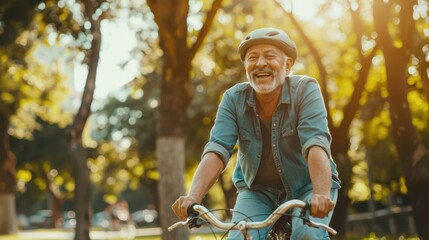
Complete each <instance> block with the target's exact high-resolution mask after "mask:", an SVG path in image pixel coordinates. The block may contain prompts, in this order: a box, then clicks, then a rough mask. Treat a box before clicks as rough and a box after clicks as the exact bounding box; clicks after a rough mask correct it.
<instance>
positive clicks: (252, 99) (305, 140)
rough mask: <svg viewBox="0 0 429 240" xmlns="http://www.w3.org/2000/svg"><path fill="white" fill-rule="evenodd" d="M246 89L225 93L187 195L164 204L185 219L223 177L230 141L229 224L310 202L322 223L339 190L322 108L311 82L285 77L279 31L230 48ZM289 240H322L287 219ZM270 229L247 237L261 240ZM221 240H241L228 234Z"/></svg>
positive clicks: (285, 47)
mask: <svg viewBox="0 0 429 240" xmlns="http://www.w3.org/2000/svg"><path fill="white" fill-rule="evenodd" d="M238 52H239V54H240V58H241V60H242V61H243V63H244V68H245V70H246V75H247V79H248V82H246V83H240V84H237V85H235V86H234V87H232V88H231V89H229V90H227V91H226V92H225V94H224V96H223V98H222V101H221V103H220V105H219V109H218V112H217V115H216V121H215V124H214V126H213V128H212V130H211V135H210V141H209V142H208V143H207V145H206V146H205V148H204V152H203V156H202V160H201V163H200V165H199V167H198V168H197V171H196V172H195V175H194V179H193V182H192V186H191V189H190V192H189V195H187V196H182V197H179V198H178V199H177V201H176V202H175V203H174V204H173V205H172V209H173V211H174V213H175V214H176V215H177V216H178V217H179V218H181V219H186V217H187V212H186V211H187V208H188V206H189V205H190V204H192V203H201V201H202V200H203V198H204V196H205V195H206V194H207V192H208V191H209V189H210V188H211V187H212V186H213V184H214V183H215V182H216V180H217V179H218V177H219V175H220V174H221V173H222V171H223V170H224V168H225V166H226V165H227V163H228V160H229V158H230V156H231V155H232V153H233V151H234V150H233V149H234V146H235V144H236V142H237V139H238V159H237V164H236V166H235V170H234V174H233V178H232V180H233V182H234V185H235V187H236V188H237V190H238V196H237V200H236V204H235V207H234V213H233V216H232V221H234V222H238V221H240V220H242V219H244V218H245V216H243V213H244V214H245V215H246V216H248V217H251V218H252V220H253V221H261V220H264V219H265V218H266V217H267V216H268V215H269V214H271V213H272V212H273V210H274V209H275V208H277V207H278V206H279V205H280V204H281V203H283V202H284V201H287V200H290V199H301V200H303V201H310V202H311V211H310V214H311V219H312V220H313V221H316V222H322V223H324V224H329V221H330V219H331V216H332V210H333V208H334V205H335V202H336V200H337V191H338V188H340V181H339V179H338V172H337V170H336V165H335V163H334V162H333V160H332V157H331V153H330V142H331V136H330V133H329V130H328V127H327V118H326V109H325V106H324V102H323V98H322V95H321V92H320V88H319V85H318V83H317V81H316V80H314V79H313V78H310V77H307V76H293V75H291V67H292V65H293V64H294V61H295V58H296V55H297V50H296V45H295V43H294V42H293V41H292V40H291V39H290V38H289V36H288V35H287V34H286V33H285V32H283V31H282V30H279V29H275V28H261V29H257V30H255V31H252V32H250V33H249V34H248V35H247V36H246V37H245V39H244V40H243V41H242V42H241V43H240V45H239V47H238ZM292 228H293V229H292V230H293V235H292V238H291V239H329V235H328V233H327V232H326V231H324V230H320V229H315V228H311V227H308V226H306V225H304V224H303V223H302V220H300V219H299V218H292ZM269 230H270V228H266V229H263V230H259V231H257V230H251V231H249V234H250V235H251V236H252V237H253V238H252V239H266V236H267V234H268V232H269ZM228 239H243V236H242V234H241V232H239V231H231V232H230V234H229V236H228Z"/></svg>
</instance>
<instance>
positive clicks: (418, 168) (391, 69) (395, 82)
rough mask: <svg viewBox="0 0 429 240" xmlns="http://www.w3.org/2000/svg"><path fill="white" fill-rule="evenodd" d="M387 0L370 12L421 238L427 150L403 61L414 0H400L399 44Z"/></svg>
mask: <svg viewBox="0 0 429 240" xmlns="http://www.w3.org/2000/svg"><path fill="white" fill-rule="evenodd" d="M390 4H392V3H391V2H383V1H374V4H373V11H374V12H373V15H374V23H375V28H376V31H377V34H378V36H379V39H378V41H380V42H381V46H382V50H383V54H384V60H385V65H386V77H387V90H388V92H389V97H388V101H389V110H390V117H391V121H392V136H393V140H394V142H395V145H396V149H397V151H398V156H399V159H400V161H401V164H402V169H403V173H404V175H405V178H406V181H407V182H406V185H407V188H408V197H409V199H410V202H411V206H412V207H413V216H414V220H415V223H416V228H417V232H418V234H419V236H420V238H422V239H429V218H428V216H427V214H428V213H429V205H428V204H427V203H428V202H429V187H428V186H429V152H428V150H427V149H426V148H425V147H424V145H423V144H422V143H421V140H420V139H419V138H418V135H417V132H416V130H415V128H414V126H413V123H412V115H411V111H410V105H409V103H408V99H407V97H408V85H407V78H408V75H407V65H408V62H409V60H410V56H411V53H412V51H413V50H414V44H415V22H414V20H413V7H414V5H415V4H416V1H415V0H413V1H409V0H402V1H400V6H401V11H400V12H399V13H398V14H399V18H400V24H399V25H398V26H399V30H400V35H399V36H400V40H401V43H402V45H401V47H396V46H395V45H394V44H393V41H397V40H396V39H393V38H392V36H391V35H390V32H389V21H388V20H389V13H390V12H391V11H386V9H387V10H390V8H391V7H392V5H390Z"/></svg>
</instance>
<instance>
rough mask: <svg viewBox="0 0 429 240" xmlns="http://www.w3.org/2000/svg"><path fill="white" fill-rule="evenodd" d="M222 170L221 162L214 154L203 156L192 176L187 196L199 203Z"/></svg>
mask: <svg viewBox="0 0 429 240" xmlns="http://www.w3.org/2000/svg"><path fill="white" fill-rule="evenodd" d="M223 169H224V166H223V162H222V160H221V159H220V158H219V156H218V155H217V154H216V153H213V152H209V153H207V154H205V155H204V157H203V159H202V160H201V163H200V164H199V166H198V168H197V170H196V172H195V174H194V177H193V179H192V185H191V189H190V191H189V194H188V196H190V197H193V198H194V199H196V200H197V201H198V203H201V202H202V200H203V198H204V196H205V195H206V194H207V193H208V191H209V190H210V188H211V187H212V186H213V185H214V184H215V183H216V181H217V179H218V178H219V176H220V174H221V173H222V171H223Z"/></svg>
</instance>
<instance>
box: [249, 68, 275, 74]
mask: <svg viewBox="0 0 429 240" xmlns="http://www.w3.org/2000/svg"><path fill="white" fill-rule="evenodd" d="M259 73H269V74H272V75H275V72H274V71H273V70H271V69H268V68H264V69H255V70H252V71H251V72H250V74H251V75H256V74H259Z"/></svg>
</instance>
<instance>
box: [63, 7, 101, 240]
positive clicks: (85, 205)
mask: <svg viewBox="0 0 429 240" xmlns="http://www.w3.org/2000/svg"><path fill="white" fill-rule="evenodd" d="M104 3H106V1H104V0H99V1H92V0H82V1H81V4H82V8H83V9H84V12H83V17H84V19H85V22H87V23H89V24H90V28H89V32H88V35H90V37H91V48H90V50H89V53H88V63H87V64H88V74H87V78H86V83H85V88H84V91H83V94H82V101H81V104H80V107H79V110H78V112H77V113H76V115H75V117H74V120H73V123H72V125H71V126H70V127H69V132H68V140H69V153H70V159H71V162H72V165H73V170H74V178H75V212H76V234H75V239H76V240H85V239H90V236H89V231H90V227H91V217H92V210H91V209H92V208H91V207H92V204H91V182H90V176H89V169H88V166H87V160H88V154H87V153H86V151H85V148H84V147H83V145H82V133H83V130H84V128H85V125H86V122H87V120H88V118H89V115H90V114H91V104H92V100H93V97H94V91H95V80H96V77H97V67H98V61H99V58H100V50H101V21H102V20H103V19H105V18H106V17H107V14H106V11H107V10H108V8H107V7H106V5H105V4H104ZM107 6H108V5H107Z"/></svg>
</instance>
